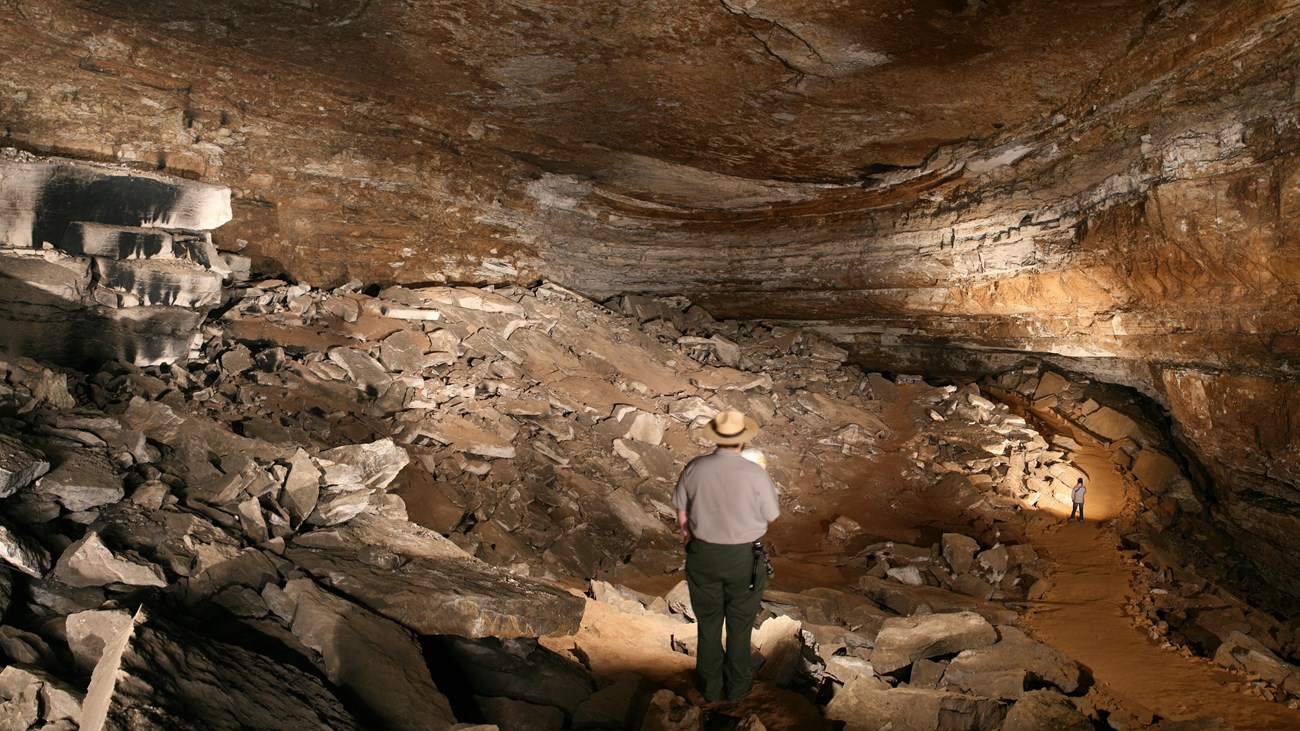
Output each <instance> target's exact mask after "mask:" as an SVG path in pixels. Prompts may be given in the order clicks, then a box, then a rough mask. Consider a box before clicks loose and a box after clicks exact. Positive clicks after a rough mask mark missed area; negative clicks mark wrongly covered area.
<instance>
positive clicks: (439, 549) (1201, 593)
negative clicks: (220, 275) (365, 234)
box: [0, 280, 1300, 731]
mask: <svg viewBox="0 0 1300 731" xmlns="http://www.w3.org/2000/svg"><path fill="white" fill-rule="evenodd" d="M607 304H608V305H609V306H608V307H607V306H603V305H599V304H596V303H593V302H590V301H588V300H585V299H583V298H581V297H579V296H576V295H574V294H573V293H571V292H568V291H566V290H564V289H563V288H560V287H556V286H553V285H549V284H543V285H540V286H538V287H534V288H509V289H502V290H485V289H472V288H452V287H424V288H402V287H393V288H389V289H385V290H382V291H381V290H364V291H363V290H362V288H361V287H360V286H359V285H358V286H345V287H342V288H340V289H337V290H334V291H329V292H326V291H320V290H313V289H310V288H308V287H305V286H295V285H290V284H288V283H286V282H282V281H276V280H268V281H260V282H253V283H251V284H246V285H242V286H241V287H239V288H238V290H237V291H236V293H235V296H234V299H233V300H232V302H231V304H230V305H229V306H227V307H223V308H222V309H220V310H218V311H217V312H216V313H215V314H214V315H213V316H212V317H211V318H210V319H209V320H208V321H207V323H206V324H205V325H204V329H203V337H202V342H201V344H200V346H199V347H198V348H197V349H196V351H195V352H194V353H192V357H191V358H190V359H189V360H187V361H184V362H180V363H177V364H173V365H163V366H154V367H148V368H138V367H135V366H129V365H124V364H110V365H109V366H107V367H106V368H105V369H103V370H101V371H98V372H95V373H89V374H79V373H73V372H69V371H63V370H59V369H56V368H52V367H47V366H45V365H42V364H38V363H35V362H32V361H29V360H25V359H9V360H7V361H5V363H4V368H3V374H4V379H3V384H4V385H3V388H0V404H2V405H0V457H2V458H3V461H2V462H0V468H2V469H3V471H0V478H2V479H3V484H2V485H0V486H2V487H3V488H4V489H3V492H4V493H5V497H4V504H3V508H4V511H3V512H4V517H5V522H4V523H0V529H2V530H0V552H2V555H3V558H4V560H5V561H6V562H7V564H8V565H9V566H10V568H9V569H6V570H5V571H4V573H3V576H4V578H5V582H4V585H5V586H7V587H8V589H7V591H6V592H5V594H6V602H5V604H6V605H7V610H6V612H5V615H4V625H3V626H2V627H0V650H3V652H4V654H5V656H6V659H7V662H8V664H7V666H6V667H5V669H4V670H3V671H0V698H3V705H0V716H2V717H3V719H4V720H5V722H6V723H7V724H8V725H9V726H10V727H15V728H74V727H76V726H77V725H84V726H92V727H97V726H96V724H98V723H99V722H100V721H101V720H106V721H107V726H106V727H108V728H131V729H147V728H169V729H172V728H205V729H222V728H232V729H233V728H294V729H299V728H314V727H327V728H352V727H357V728H439V729H441V728H452V727H459V728H475V727H480V726H476V725H477V724H484V723H487V724H494V725H496V726H497V727H499V728H501V729H556V730H559V729H566V728H610V729H613V728H631V729H643V730H644V731H655V730H658V729H695V728H710V729H712V728H726V729H731V728H741V729H747V730H748V731H754V730H755V729H758V728H768V729H806V728H835V727H838V726H839V725H841V724H842V725H843V727H844V728H846V729H871V731H878V729H880V728H882V727H884V726H885V725H886V724H889V723H892V724H893V728H894V729H903V728H907V729H912V728H916V729H921V728H935V729H937V728H970V729H1003V730H1004V731H1015V730H1017V729H1039V728H1049V727H1050V728H1062V729H1071V728H1077V729H1090V728H1095V727H1096V724H1100V723H1107V722H1110V723H1111V724H1112V725H1114V724H1121V725H1120V726H1118V727H1124V728H1139V727H1143V726H1146V725H1151V724H1158V722H1159V721H1160V720H1161V719H1162V718H1170V719H1184V720H1185V719H1195V718H1201V717H1203V716H1205V715H1207V713H1213V714H1215V715H1222V716H1224V717H1227V718H1231V719H1233V721H1234V722H1235V723H1236V724H1237V727H1238V728H1250V727H1252V725H1251V724H1252V723H1265V724H1271V725H1263V726H1257V727H1261V728H1280V727H1285V724H1286V723H1290V722H1295V721H1300V714H1298V713H1297V711H1296V710H1294V706H1295V705H1296V703H1295V700H1294V699H1295V696H1296V690H1297V688H1296V685H1297V684H1300V674H1297V672H1296V669H1295V666H1294V665H1292V664H1289V663H1288V662H1287V659H1288V658H1289V659H1290V660H1292V661H1294V660H1295V659H1296V655H1297V637H1296V633H1295V629H1296V624H1295V623H1294V621H1292V622H1291V623H1289V624H1288V623H1287V621H1286V620H1285V618H1282V619H1279V618H1277V617H1276V616H1274V615H1271V614H1269V613H1268V612H1264V611H1260V610H1259V609H1258V608H1257V607H1254V606H1251V605H1250V604H1248V603H1246V602H1243V601H1242V600H1240V599H1238V598H1236V597H1235V595H1233V594H1232V593H1231V591H1229V590H1228V589H1226V588H1224V587H1225V586H1227V585H1229V584H1220V583H1216V582H1218V581H1219V580H1220V579H1221V580H1222V581H1224V582H1229V580H1230V579H1231V578H1232V576H1231V575H1230V574H1231V572H1230V571H1229V570H1228V568H1229V566H1228V565H1229V564H1230V562H1229V561H1226V560H1225V561H1223V562H1222V563H1223V564H1224V566H1223V567H1222V573H1223V576H1221V577H1220V576H1216V575H1212V573H1211V574H1205V575H1198V574H1196V573H1195V572H1194V571H1191V570H1190V568H1192V567H1195V566H1199V565H1204V564H1198V563H1197V562H1196V561H1194V560H1192V558H1190V557H1191V556H1192V555H1193V552H1192V551H1191V550H1190V549H1188V548H1186V547H1185V546H1184V545H1182V544H1180V543H1178V542H1177V541H1173V540H1172V539H1168V538H1165V539H1161V538H1160V536H1162V535H1165V534H1169V535H1172V534H1181V531H1182V530H1183V529H1182V528H1181V527H1180V528H1179V529H1178V530H1167V531H1163V533H1162V530H1163V529H1164V528H1168V527H1170V526H1174V525H1176V524H1177V525H1179V526H1184V525H1188V524H1187V523H1185V522H1184V523H1178V522H1177V521H1180V520H1183V521H1185V520H1186V519H1185V518H1181V517H1180V515H1181V513H1180V512H1179V511H1180V510H1181V509H1182V508H1181V507H1180V506H1182V505H1183V503H1186V502H1187V501H1189V500H1194V499H1195V498H1194V496H1192V495H1191V494H1190V492H1188V491H1187V490H1185V489H1184V487H1185V486H1184V483H1185V482H1186V479H1185V478H1182V480H1183V481H1182V482H1179V475H1180V474H1181V473H1179V472H1178V468H1177V465H1176V464H1174V463H1173V462H1172V461H1171V460H1170V458H1169V457H1168V456H1167V455H1166V445H1164V444H1163V442H1162V441H1161V439H1162V437H1161V436H1160V434H1159V433H1158V430H1153V429H1151V428H1150V426H1149V425H1148V424H1145V423H1144V422H1142V420H1141V418H1140V415H1139V414H1129V413H1125V411H1124V409H1123V408H1122V407H1121V406H1120V405H1118V404H1115V405H1114V408H1112V406H1108V405H1104V404H1100V403H1098V402H1097V401H1096V400H1094V399H1093V398H1092V395H1093V393H1092V391H1090V390H1089V388H1088V384H1086V383H1083V382H1071V381H1070V380H1068V379H1066V378H1064V377H1062V376H1061V375H1060V374H1057V373H1054V372H1051V371H1045V370H1042V369H1041V368H1040V367H1039V366H1037V365H1035V364H1027V365H1025V366H1024V367H1022V368H1019V369H1017V370H1014V371H1010V372H1007V373H1003V374H999V375H997V376H995V377H991V378H990V379H988V380H987V381H986V382H984V383H983V384H966V385H959V384H933V383H926V382H924V381H922V380H921V379H919V378H914V377H907V376H898V375H891V376H886V375H882V374H867V373H862V372H860V371H858V370H857V369H856V368H854V367H853V366H851V365H848V364H846V362H845V360H846V355H847V354H846V353H845V351H843V350H841V349H840V348H837V347H835V346H834V345H832V344H830V343H828V342H826V341H824V340H821V339H820V338H818V337H816V336H813V335H810V334H808V333H804V332H800V331H798V330H794V329H790V328H784V327H775V326H769V325H764V324H761V323H737V322H719V321H715V320H713V318H711V317H709V315H708V313H706V312H703V311H702V310H700V309H699V308H698V307H693V306H691V305H690V304H689V303H686V302H679V301H666V300H650V299H644V298H636V297H628V298H622V299H620V300H619V301H617V302H611V303H607ZM611 307H612V308H614V309H610V308H611ZM615 310H617V311H615ZM1002 401H1005V403H1002ZM726 407H734V408H739V409H742V410H744V411H746V412H747V413H750V414H752V415H754V416H755V417H756V418H757V419H758V420H759V421H760V422H761V423H762V424H763V433H762V434H761V435H760V437H759V439H758V440H757V446H759V447H761V448H762V449H763V451H764V453H765V454H766V456H767V459H768V468H769V470H770V471H771V472H772V474H773V476H774V479H775V481H776V482H777V484H778V486H779V488H780V492H781V502H782V512H783V515H782V518H781V519H780V520H779V521H778V522H777V523H776V524H775V525H774V527H773V531H772V533H771V535H770V537H769V543H770V544H771V545H772V546H774V548H775V549H776V553H777V555H776V557H775V560H774V563H775V566H776V570H777V574H776V577H775V579H774V581H773V583H772V584H771V586H770V587H769V591H768V592H767V593H766V595H765V602H764V607H765V610H764V612H763V615H762V616H761V618H760V619H761V621H762V624H761V626H760V627H759V629H758V630H757V632H756V635H755V637H756V643H757V645H758V648H759V652H758V657H759V658H761V660H762V665H761V666H760V667H759V669H758V677H759V679H760V683H759V686H758V689H757V690H756V691H755V693H754V694H753V696H752V697H751V698H749V699H747V700H746V701H745V702H744V703H742V704H739V705H735V706H731V705H728V706H713V707H702V706H701V705H700V704H699V703H698V702H697V701H698V700H699V699H698V698H697V697H695V696H693V694H692V692H691V690H690V688H689V669H690V667H691V659H690V657H689V655H690V653H691V652H692V646H693V644H694V628H693V626H692V625H691V624H690V622H689V616H690V615H689V606H688V603H687V602H685V601H684V588H683V586H682V585H681V574H680V572H679V571H677V569H678V567H679V566H680V563H681V560H682V554H681V549H680V546H679V545H678V542H677V537H676V532H675V531H674V530H673V513H672V510H671V508H670V507H669V504H668V503H669V495H670V492H671V488H672V485H673V482H674V481H675V479H676V476H677V473H678V471H679V470H680V468H681V466H682V465H683V464H684V463H685V461H686V460H688V459H689V458H690V457H693V456H695V455H696V454H700V453H702V452H703V451H704V450H705V449H706V448H707V445H706V443H705V442H704V441H703V440H702V439H701V438H700V436H699V431H698V429H699V426H700V425H701V424H702V423H703V422H704V421H706V420H707V419H708V418H710V417H711V416H712V415H713V414H714V413H716V411H718V410H720V409H722V408H726ZM1170 465H1173V467H1172V468H1171V467H1170ZM1171 469H1172V471H1171ZM1080 475H1082V476H1085V477H1086V478H1087V479H1088V480H1089V481H1090V482H1091V484H1092V485H1093V489H1094V491H1095V492H1094V493H1093V494H1092V497H1090V501H1092V502H1091V505H1092V509H1093V510H1096V511H1098V512H1096V513H1094V514H1093V515H1090V517H1096V518H1105V519H1106V520H1105V522H1104V523H1101V524H1100V525H1099V524H1098V523H1089V524H1085V525H1075V524H1071V525H1063V524H1062V523H1061V520H1062V517H1063V516H1064V514H1065V513H1066V512H1067V511H1068V497H1066V496H1067V495H1068V486H1069V485H1070V484H1072V483H1073V481H1074V479H1075V477H1077V476H1080ZM1108 498H1110V499H1108ZM1120 498H1122V499H1120ZM1080 536H1088V538H1087V539H1086V542H1085V543H1082V544H1081V543H1080V538H1079V537H1080ZM1192 540H1195V541H1197V542H1198V543H1200V544H1202V549H1203V550H1205V551H1207V552H1210V553H1208V554H1207V555H1211V554H1213V551H1216V550H1218V549H1217V548H1216V545H1217V544H1216V541H1220V540H1221V538H1218V537H1216V536H1215V535H1211V534H1209V533H1206V534H1205V535H1197V536H1194V537H1193V536H1191V534H1188V536H1187V537H1186V538H1185V541H1187V542H1190V541H1192ZM1121 548H1123V549H1124V550H1123V552H1122V553H1121V550H1120V549H1121ZM1174 551H1180V552H1183V553H1184V554H1185V555H1176V554H1175V553H1171V552H1174ZM1090 556H1091V557H1093V558H1095V559H1096V560H1095V564H1096V566H1099V567H1100V566H1105V567H1111V568H1113V569H1114V570H1113V571H1110V573H1108V574H1107V577H1106V578H1107V581H1108V582H1110V583H1107V584H1104V588H1105V594H1104V595H1103V596H1102V597H1101V598H1093V599H1089V600H1088V601H1084V602H1076V601H1073V600H1072V598H1077V597H1079V596H1081V595H1080V594H1078V593H1076V590H1077V589H1079V586H1080V585H1079V583H1078V582H1077V581H1076V579H1079V578H1080V577H1081V576H1084V575H1085V574H1086V573H1087V572H1086V571H1083V570H1080V569H1078V568H1077V566H1076V565H1077V564H1078V563H1079V562H1080V560H1081V558H1082V559H1087V558H1088V557H1090ZM1086 562H1087V561H1086V560H1085V563H1086ZM1116 581H1118V582H1119V583H1118V584H1116V583H1115V582H1116ZM1175 600H1176V601H1175ZM1026 612H1028V613H1029V617H1030V621H1029V622H1028V623H1027V624H1026V623H1024V622H1022V620H1023V619H1024V617H1025V615H1026ZM1098 612H1100V613H1101V614H1103V615H1108V616H1111V619H1112V620H1113V621H1112V622H1111V624H1110V625H1109V626H1110V627H1111V631H1109V632H1107V633H1105V637H1104V638H1102V639H1096V638H1090V639H1089V641H1088V642H1087V643H1086V644H1085V645H1083V646H1079V645H1077V644H1071V642H1072V641H1074V640H1077V639H1078V638H1070V637H1067V636H1066V635H1065V634H1063V633H1062V629H1061V627H1062V626H1067V627H1068V626H1071V625H1074V626H1078V625H1081V624H1082V625H1085V626H1090V625H1091V622H1092V619H1091V618H1092V617H1095V616H1097V614H1096V613H1098ZM1126 613H1127V614H1126ZM1026 629H1027V630H1028V631H1029V633H1028V634H1026ZM1044 642H1046V644H1044ZM1103 645H1105V646H1108V647H1109V648H1110V649H1111V650H1112V651H1115V652H1120V653H1121V654H1122V652H1123V651H1124V648H1141V649H1142V651H1143V652H1145V653H1146V654H1145V655H1143V659H1142V660H1141V663H1140V664H1141V667H1140V668H1139V670H1140V672H1142V673H1143V674H1145V675H1146V676H1147V677H1148V678H1149V679H1150V680H1151V681H1152V682H1153V683H1154V681H1155V680H1158V679H1161V678H1164V679H1169V678H1176V677H1178V675H1177V673H1176V672H1174V671H1172V670H1171V671H1170V672H1163V670H1164V669H1166V668H1178V671H1177V672H1184V671H1186V670H1187V668H1200V669H1204V671H1205V672H1204V674H1202V675H1200V676H1199V677H1202V678H1209V679H1210V681H1209V682H1210V684H1211V686H1212V687H1211V688H1209V689H1208V690H1205V691H1203V693H1204V697H1203V698H1202V701H1203V703H1202V704H1200V705H1193V706H1188V707H1186V708H1179V707H1178V706H1177V705H1174V704H1171V702H1172V701H1177V700H1178V698H1177V694H1176V693H1175V692H1173V691H1171V690H1169V689H1168V688H1161V687H1159V686H1156V685H1154V684H1152V685H1148V686H1143V687H1142V688H1135V687H1131V686H1130V687H1119V686H1120V685H1121V684H1122V685H1128V683H1127V682H1126V681H1121V680H1112V679H1111V678H1112V676H1110V675H1109V674H1108V673H1109V672H1110V670H1108V669H1107V666H1105V665H1104V664H1102V663H1100V662H1096V664H1091V663H1090V664H1091V667H1082V666H1080V665H1079V661H1085V662H1088V661H1086V660H1085V655H1086V653H1088V652H1095V651H1098V650H1101V649H1104V647H1103ZM1192 649H1195V650H1197V651H1199V652H1201V654H1203V655H1207V656H1209V657H1212V658H1213V662H1214V663H1215V664H1216V665H1217V666H1222V667H1224V668H1227V669H1228V670H1218V669H1216V668H1215V666H1212V665H1210V663H1209V661H1208V660H1195V659H1192V658H1190V657H1189V655H1190V654H1191V650H1192ZM1122 669H1123V670H1125V671H1127V672H1131V671H1132V670H1133V667H1132V663H1130V664H1129V666H1128V667H1125V668H1122ZM1229 670H1230V671H1233V672H1235V673H1237V674H1236V675H1233V676H1230V677H1232V678H1234V679H1233V680H1225V679H1226V678H1228V677H1229V676H1227V675H1226V673H1227V672H1228V671H1229ZM1211 671H1213V673H1219V674H1220V675H1217V676H1216V675H1213V674H1212V672H1211ZM1194 674H1195V673H1194ZM1216 678H1217V680H1216ZM1224 683H1227V685H1226V686H1225V685H1224ZM1234 684H1235V685H1236V686H1237V687H1235V688H1234V687H1231V686H1233V685H1234ZM1200 692H1202V691H1198V693H1200ZM1147 693H1154V694H1156V695H1155V696H1151V695H1146V694H1147ZM218 696H219V697H222V698H224V699H227V702H225V703H221V704H213V703H211V702H209V701H210V699H211V698H213V697H218ZM1268 698H1271V699H1276V700H1278V701H1279V702H1277V703H1269V702H1268V701H1267V700H1266V699H1268ZM1288 702H1289V704H1290V706H1291V707H1288ZM1243 719H1244V721H1243ZM1198 723H1199V725H1197V726H1195V727H1196V728H1216V727H1218V726H1216V725H1215V724H1214V723H1213V722H1209V721H1200V722H1198Z"/></svg>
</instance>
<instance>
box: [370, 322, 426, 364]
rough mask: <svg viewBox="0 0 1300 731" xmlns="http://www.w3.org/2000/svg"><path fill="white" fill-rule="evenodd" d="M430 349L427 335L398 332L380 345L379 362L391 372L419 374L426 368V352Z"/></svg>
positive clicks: (406, 331) (404, 331) (405, 331)
mask: <svg viewBox="0 0 1300 731" xmlns="http://www.w3.org/2000/svg"><path fill="white" fill-rule="evenodd" d="M428 347H429V338H428V336H427V335H424V334H422V333H421V334H416V333H414V332H411V331H410V330H398V331H397V332H395V333H393V334H392V335H389V336H388V337H386V338H384V340H383V342H382V343H380V346H379V362H380V363H382V364H383V366H384V367H385V368H387V369H388V370H389V371H390V372H394V373H419V372H421V371H423V370H424V368H425V357H424V351H425V350H426V349H427V348H428Z"/></svg>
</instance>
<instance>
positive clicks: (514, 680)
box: [443, 636, 595, 714]
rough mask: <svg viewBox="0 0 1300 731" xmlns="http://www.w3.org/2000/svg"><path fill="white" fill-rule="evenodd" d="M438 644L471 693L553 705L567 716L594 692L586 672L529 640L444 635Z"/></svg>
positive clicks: (593, 686) (534, 641) (535, 641)
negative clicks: (447, 655)
mask: <svg viewBox="0 0 1300 731" xmlns="http://www.w3.org/2000/svg"><path fill="white" fill-rule="evenodd" d="M443 643H444V644H445V646H446V647H447V649H448V650H449V652H450V653H451V655H452V657H453V658H454V660H455V662H456V666H457V668H458V669H459V670H460V671H461V673H462V674H463V676H464V677H465V679H466V681H468V683H469V685H470V687H472V688H473V689H474V692H475V693H476V694H477V695H483V696H496V697H503V698H511V699H514V700H517V701H527V702H529V703H536V704H538V705H546V706H555V707H557V708H562V709H564V711H565V713H568V714H573V713H574V711H576V710H577V709H578V707H579V706H580V705H581V704H582V703H583V702H584V701H586V700H587V699H588V698H589V697H590V696H591V694H592V693H593V692H594V691H595V685H594V684H593V683H592V682H591V680H590V679H589V678H588V677H587V676H586V674H584V673H583V672H582V671H581V670H579V669H578V668H577V667H576V666H575V665H574V664H573V663H570V662H569V661H567V660H565V659H564V658H563V657H561V656H559V655H557V654H556V653H554V652H552V651H550V650H548V649H546V648H545V647H542V646H541V645H539V644H537V640H534V639H527V638H520V639H506V640H502V639H497V638H494V637H489V638H485V639H469V638H466V637H456V636H449V637H444V638H443Z"/></svg>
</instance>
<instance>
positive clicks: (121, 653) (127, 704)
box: [85, 616, 361, 731]
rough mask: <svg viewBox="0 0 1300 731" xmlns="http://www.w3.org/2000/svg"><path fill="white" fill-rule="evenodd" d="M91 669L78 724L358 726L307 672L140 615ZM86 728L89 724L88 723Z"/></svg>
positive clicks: (293, 730) (300, 729)
mask: <svg viewBox="0 0 1300 731" xmlns="http://www.w3.org/2000/svg"><path fill="white" fill-rule="evenodd" d="M116 639H117V642H116V643H115V644H116V645H117V646H118V647H117V648H115V651H109V652H105V653H104V654H103V656H102V657H101V659H100V661H99V664H98V665H97V666H96V668H95V672H94V676H93V678H92V681H91V687H90V690H89V691H88V693H87V700H86V704H87V707H86V711H85V714H86V718H85V723H86V724H87V725H92V724H94V723H95V722H96V719H95V717H92V707H93V708H100V709H102V711H100V713H101V714H102V715H98V718H99V719H104V723H105V728H114V729H131V731H153V730H155V729H156V730H157V731H163V730H164V729H166V730H168V731H175V730H178V729H182V730H185V731H191V730H192V731H199V730H200V729H210V730H214V731H215V730H222V731H239V730H241V729H249V728H257V729H267V730H268V731H270V730H272V729H279V730H282V731H304V730H306V729H320V730H321V731H326V730H327V729H328V730H329V731H338V730H342V729H360V728H361V726H360V725H359V724H358V723H357V721H356V719H355V718H353V717H352V715H351V714H350V713H349V712H348V711H347V710H346V709H345V708H344V707H343V705H342V704H341V703H340V702H339V701H338V699H337V698H335V697H334V695H332V694H331V693H330V692H329V690H328V689H327V688H326V686H325V684H324V683H323V681H322V680H321V679H319V678H317V677H316V676H315V675H313V674H311V673H308V672H304V671H303V670H301V669H299V668H297V667H294V666H292V665H287V664H284V663H282V662H279V661H277V660H274V659H272V658H270V657H267V656H266V655H261V654H258V653H256V652H252V651H250V650H248V649H247V648H246V647H243V646H240V645H236V644H231V643H228V642H224V641H222V640H219V639H216V638H213V637H208V636H205V635H202V634H198V633H196V632H194V631H192V630H188V629H184V628H182V627H180V626H178V625H176V624H174V623H172V622H168V621H166V620H163V619H162V618H160V617H156V616H144V617H142V618H140V619H138V620H137V622H136V623H135V624H134V626H133V628H132V629H131V630H130V631H129V632H126V633H123V635H121V636H119V637H118V638H116ZM92 727H94V726H93V725H92Z"/></svg>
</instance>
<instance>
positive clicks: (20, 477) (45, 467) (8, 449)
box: [0, 434, 50, 498]
mask: <svg viewBox="0 0 1300 731" xmlns="http://www.w3.org/2000/svg"><path fill="white" fill-rule="evenodd" d="M49 470H50V463H49V462H48V461H46V459H45V455H44V454H42V453H41V452H39V451H37V450H36V449H33V448H31V447H28V446H27V445H26V444H23V443H22V442H21V441H19V440H18V439H15V438H14V437H11V436H9V435H8V434H0V498H4V497H9V496H10V495H12V494H14V493H15V492H17V491H19V490H21V489H22V488H24V487H27V486H28V485H30V484H32V482H33V481H35V480H36V478H38V477H40V476H41V475H43V474H45V473H46V472H49Z"/></svg>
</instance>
